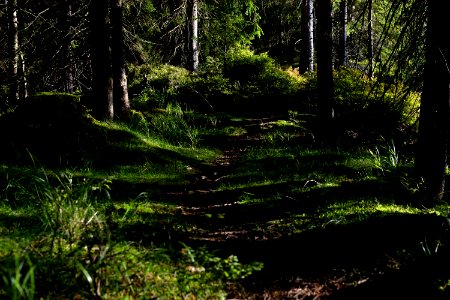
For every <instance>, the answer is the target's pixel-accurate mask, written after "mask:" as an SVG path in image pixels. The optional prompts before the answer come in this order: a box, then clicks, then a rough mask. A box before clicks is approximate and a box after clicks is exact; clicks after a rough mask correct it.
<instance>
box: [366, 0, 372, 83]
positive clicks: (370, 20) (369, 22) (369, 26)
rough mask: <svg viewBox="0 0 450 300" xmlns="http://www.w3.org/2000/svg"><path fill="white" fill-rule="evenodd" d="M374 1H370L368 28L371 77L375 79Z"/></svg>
mask: <svg viewBox="0 0 450 300" xmlns="http://www.w3.org/2000/svg"><path fill="white" fill-rule="evenodd" d="M372 1H373V0H368V10H369V15H368V26H367V60H368V61H369V66H368V68H369V71H368V75H369V77H373V2H372Z"/></svg>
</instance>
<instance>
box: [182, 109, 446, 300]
mask: <svg viewBox="0 0 450 300" xmlns="http://www.w3.org/2000/svg"><path fill="white" fill-rule="evenodd" d="M275 119H276V118H275V117H264V118H254V119H248V120H245V121H241V123H240V126H242V127H243V128H245V134H243V135H240V136H234V137H230V138H229V139H228V140H227V141H225V142H224V143H222V144H221V145H219V146H220V148H221V150H222V151H223V155H222V156H221V157H219V158H218V159H217V160H216V161H215V162H214V163H213V164H211V165H209V166H205V167H203V168H202V169H201V170H200V172H199V173H198V174H197V175H196V176H195V177H194V179H193V180H192V182H191V184H190V185H188V186H187V187H186V191H185V192H183V193H181V194H179V195H178V196H177V197H180V199H182V201H179V202H178V203H180V206H179V211H180V216H182V217H183V218H185V219H186V220H187V221H188V222H189V223H191V224H195V225H194V227H195V228H194V229H193V232H195V234H194V236H195V237H194V238H192V240H191V241H189V243H190V244H191V245H207V246H209V247H210V248H211V249H218V251H219V253H221V254H223V255H228V254H234V255H237V256H238V257H239V258H240V260H241V261H243V262H251V261H260V262H263V263H264V265H265V268H264V270H263V271H262V272H259V273H257V274H255V275H254V276H252V277H251V278H250V279H249V280H247V281H244V282H242V286H243V287H244V289H238V288H231V289H230V297H231V298H230V299H420V298H422V299H436V298H438V297H434V296H431V295H430V294H429V292H430V289H429V287H428V285H431V282H430V280H429V279H428V278H427V276H428V275H429V274H430V272H431V271H430V270H431V269H430V268H428V267H424V266H417V265H414V266H413V267H411V268H410V269H406V270H394V271H392V272H390V271H388V272H387V271H386V270H387V269H389V268H387V267H386V266H387V265H389V264H395V263H397V262H396V261H395V258H390V257H389V255H388V254H387V253H389V251H391V250H392V249H387V248H386V245H388V244H389V246H390V247H391V246H392V247H400V248H401V246H402V245H399V241H398V237H399V236H404V235H405V233H407V232H411V231H417V232H420V233H421V232H422V231H424V230H426V229H429V228H430V227H433V226H440V225H439V224H435V220H431V219H430V220H427V219H424V218H419V217H417V218H414V217H411V218H408V217H398V218H397V217H395V218H392V219H391V220H387V219H383V220H380V221H379V222H378V223H377V221H373V222H370V223H367V224H358V226H357V227H356V226H353V227H352V226H348V227H345V229H339V228H333V229H331V230H313V231H311V232H306V233H303V234H300V235H296V236H288V237H286V236H283V233H278V234H274V232H270V233H268V232H265V231H264V230H261V229H259V225H260V224H263V223H265V222H266V220H267V219H268V217H269V216H270V215H271V214H278V213H279V212H278V211H270V210H261V211H258V210H257V209H255V210H252V211H249V210H243V209H242V208H241V206H240V205H239V201H240V197H241V196H242V191H239V192H235V191H228V190H221V189H218V188H219V187H220V186H221V184H222V181H224V180H225V179H226V178H228V177H229V176H232V175H233V174H234V173H235V171H236V170H238V168H239V167H240V161H239V158H240V157H242V156H243V155H244V154H245V153H246V151H247V150H248V149H250V148H252V147H257V146H259V145H261V143H263V141H262V140H261V138H260V135H259V133H260V130H261V125H263V124H264V123H266V122H268V121H272V120H275ZM275 188H277V189H282V188H283V187H282V186H281V187H275ZM266 192H267V193H268V192H272V191H265V190H264V189H262V190H258V193H261V194H264V193H266ZM390 260H391V261H390ZM417 285H420V286H421V287H422V288H421V289H420V290H417V289H415V286H417ZM393 289H394V290H393ZM418 297H419V298H418Z"/></svg>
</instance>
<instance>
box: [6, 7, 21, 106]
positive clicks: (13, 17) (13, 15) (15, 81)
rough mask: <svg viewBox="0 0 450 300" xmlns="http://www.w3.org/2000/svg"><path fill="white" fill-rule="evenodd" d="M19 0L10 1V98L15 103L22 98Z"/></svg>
mask: <svg viewBox="0 0 450 300" xmlns="http://www.w3.org/2000/svg"><path fill="white" fill-rule="evenodd" d="M17 11H18V7H17V0H9V1H8V16H9V39H8V40H9V54H10V74H9V76H10V82H9V94H10V96H9V98H10V101H11V102H13V103H17V102H18V101H19V98H20V79H19V62H20V48H19V18H18V14H17Z"/></svg>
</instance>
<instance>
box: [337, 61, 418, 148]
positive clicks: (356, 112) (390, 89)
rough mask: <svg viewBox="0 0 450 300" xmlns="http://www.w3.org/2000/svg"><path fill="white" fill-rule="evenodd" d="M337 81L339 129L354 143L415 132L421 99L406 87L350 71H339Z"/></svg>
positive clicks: (345, 69) (348, 69) (353, 70)
mask: <svg viewBox="0 0 450 300" xmlns="http://www.w3.org/2000/svg"><path fill="white" fill-rule="evenodd" d="M334 79H335V97H336V107H335V115H336V120H337V123H338V127H339V130H342V131H343V132H345V133H346V135H347V138H350V139H351V140H352V141H353V142H355V141H358V140H365V141H368V140H369V141H370V140H372V141H373V140H377V139H379V138H380V137H383V138H386V139H392V138H395V137H396V136H398V135H400V134H401V132H405V131H408V130H409V131H411V130H414V127H413V126H412V125H414V124H415V123H416V122H417V119H418V106H419V103H418V99H419V97H418V95H417V94H415V93H410V92H409V91H408V90H407V89H406V87H405V86H402V85H400V84H398V85H388V84H384V83H382V82H377V81H376V79H371V78H368V77H366V76H365V75H364V73H362V72H360V71H358V70H355V69H350V68H341V69H340V70H337V71H335V73H334Z"/></svg>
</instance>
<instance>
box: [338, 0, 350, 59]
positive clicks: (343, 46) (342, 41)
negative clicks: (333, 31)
mask: <svg viewBox="0 0 450 300" xmlns="http://www.w3.org/2000/svg"><path fill="white" fill-rule="evenodd" d="M339 23H340V30H341V32H340V35H339V49H338V63H339V65H340V66H346V65H347V63H348V53H347V1H345V0H341V3H340V5H339Z"/></svg>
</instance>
